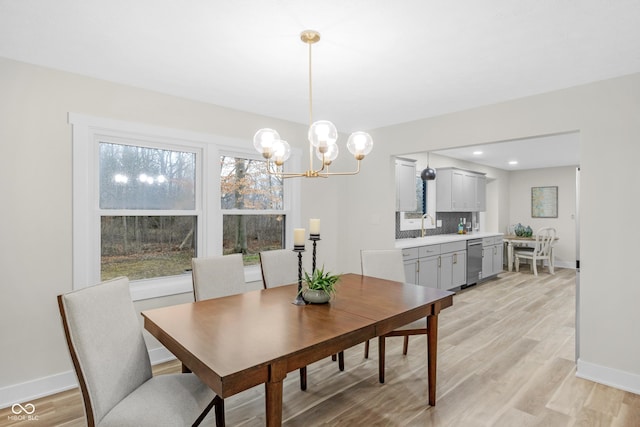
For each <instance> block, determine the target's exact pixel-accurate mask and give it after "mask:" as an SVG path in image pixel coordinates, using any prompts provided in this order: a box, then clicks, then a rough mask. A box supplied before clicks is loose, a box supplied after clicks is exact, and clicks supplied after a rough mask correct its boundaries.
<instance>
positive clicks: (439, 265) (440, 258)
mask: <svg viewBox="0 0 640 427" xmlns="http://www.w3.org/2000/svg"><path fill="white" fill-rule="evenodd" d="M438 267H442V257H441V256H439V257H438Z"/></svg>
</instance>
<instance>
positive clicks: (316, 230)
mask: <svg viewBox="0 0 640 427" xmlns="http://www.w3.org/2000/svg"><path fill="white" fill-rule="evenodd" d="M309 233H311V234H320V220H319V219H317V218H311V219H310V220H309Z"/></svg>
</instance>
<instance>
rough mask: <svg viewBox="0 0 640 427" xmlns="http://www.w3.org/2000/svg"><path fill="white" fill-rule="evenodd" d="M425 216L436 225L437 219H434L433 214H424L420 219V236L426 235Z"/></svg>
mask: <svg viewBox="0 0 640 427" xmlns="http://www.w3.org/2000/svg"><path fill="white" fill-rule="evenodd" d="M425 218H429V221H431V225H435V223H436V222H435V221H434V220H433V217H432V216H431V215H429V214H428V213H426V214H424V215H422V218H421V219H420V237H424V219H425Z"/></svg>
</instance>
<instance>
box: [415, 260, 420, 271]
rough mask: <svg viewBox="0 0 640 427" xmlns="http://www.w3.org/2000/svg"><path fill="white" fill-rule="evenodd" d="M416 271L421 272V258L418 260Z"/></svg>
mask: <svg viewBox="0 0 640 427" xmlns="http://www.w3.org/2000/svg"><path fill="white" fill-rule="evenodd" d="M416 273H420V260H418V261H416Z"/></svg>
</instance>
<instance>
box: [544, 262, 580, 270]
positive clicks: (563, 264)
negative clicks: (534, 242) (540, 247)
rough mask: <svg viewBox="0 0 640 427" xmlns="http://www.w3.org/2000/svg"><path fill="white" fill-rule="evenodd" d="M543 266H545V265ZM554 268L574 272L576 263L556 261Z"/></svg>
mask: <svg viewBox="0 0 640 427" xmlns="http://www.w3.org/2000/svg"><path fill="white" fill-rule="evenodd" d="M545 265H547V264H546V263H545ZM555 266H556V267H559V268H571V269H572V270H575V269H576V262H575V261H556V263H555Z"/></svg>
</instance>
